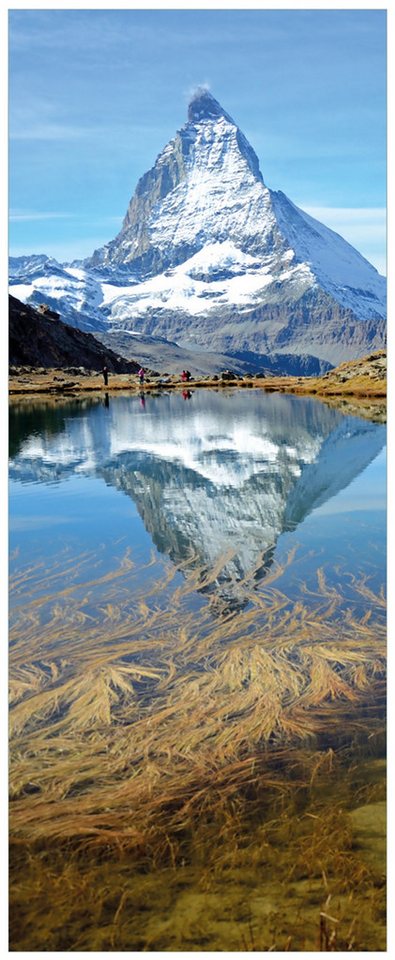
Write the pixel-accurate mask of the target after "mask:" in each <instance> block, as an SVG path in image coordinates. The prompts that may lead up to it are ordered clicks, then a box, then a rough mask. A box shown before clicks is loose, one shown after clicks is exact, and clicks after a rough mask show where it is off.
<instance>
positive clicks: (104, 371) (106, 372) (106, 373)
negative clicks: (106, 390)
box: [102, 365, 108, 387]
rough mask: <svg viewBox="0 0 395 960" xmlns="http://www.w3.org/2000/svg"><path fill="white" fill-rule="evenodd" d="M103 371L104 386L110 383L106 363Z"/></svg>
mask: <svg viewBox="0 0 395 960" xmlns="http://www.w3.org/2000/svg"><path fill="white" fill-rule="evenodd" d="M102 373H103V379H104V386H105V387H106V386H107V384H108V367H106V365H104V367H103V371H102Z"/></svg>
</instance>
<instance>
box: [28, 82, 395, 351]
mask: <svg viewBox="0 0 395 960" xmlns="http://www.w3.org/2000/svg"><path fill="white" fill-rule="evenodd" d="M12 266H13V276H14V280H15V281H17V280H19V281H23V282H22V283H19V288H20V293H19V295H20V296H22V292H21V288H23V290H24V294H25V296H27V297H28V298H31V297H35V293H36V291H37V289H38V288H39V287H40V289H41V291H42V292H41V294H40V295H41V297H42V295H43V293H44V291H45V290H46V291H47V293H48V296H49V297H51V296H52V297H53V299H52V300H49V301H48V302H52V303H53V302H54V300H56V296H57V294H56V291H57V292H58V295H61V296H62V298H63V302H64V295H65V290H66V289H67V291H68V297H69V300H70V309H72V310H73V316H74V320H75V322H77V320H78V317H79V323H80V324H81V323H90V324H92V325H94V324H97V325H98V326H100V328H101V329H103V322H104V323H105V325H106V329H107V330H108V331H109V332H110V333H113V334H114V335H115V333H119V332H120V331H121V332H122V331H133V332H134V333H139V332H140V333H143V334H145V335H147V334H148V335H154V336H161V337H164V338H166V339H168V340H173V341H176V342H177V343H179V344H187V345H189V346H193V345H198V346H203V347H205V348H207V346H208V345H209V348H210V350H215V351H220V352H222V353H223V352H226V353H231V354H232V353H235V352H238V353H239V355H240V354H243V353H244V352H245V353H249V354H250V355H251V354H252V355H254V356H256V357H257V363H258V364H259V362H261V358H262V357H263V356H266V357H267V356H268V355H269V356H270V355H271V354H273V353H276V354H280V355H286V354H294V355H301V354H304V355H306V354H307V355H313V356H314V357H316V358H319V359H320V360H321V361H322V360H324V361H326V362H328V363H330V364H336V363H339V362H341V361H342V360H345V359H348V358H352V357H358V356H362V355H363V354H364V353H367V352H369V351H371V350H374V349H379V348H380V347H382V346H383V344H384V342H385V329H386V324H385V318H386V282H385V279H384V278H383V277H380V275H379V274H378V272H377V270H375V268H374V267H373V266H372V265H371V264H369V263H368V262H367V261H366V260H365V259H364V258H363V257H362V256H361V255H360V254H359V253H358V252H357V251H356V250H355V249H354V248H353V247H352V246H351V245H350V244H348V243H347V242H346V241H345V240H343V239H342V238H341V237H340V236H339V235H338V234H336V233H334V232H333V231H332V230H329V229H328V228H327V227H325V226H324V225H323V224H321V223H319V222H318V221H316V220H314V219H313V218H312V217H310V216H308V215H307V214H306V213H304V212H303V211H302V210H300V209H299V208H297V207H296V206H295V205H294V204H293V203H292V202H291V201H290V200H289V199H288V198H287V197H286V196H285V195H284V194H283V193H282V192H281V191H278V192H275V191H271V190H270V189H269V188H268V187H267V186H266V184H265V183H264V180H263V178H262V174H261V172H260V169H259V163H258V159H257V157H256V154H255V153H254V150H253V149H252V147H251V146H250V144H249V143H248V141H247V140H246V138H245V136H244V135H243V134H242V132H241V131H240V129H239V127H238V126H237V124H236V123H235V122H234V121H233V120H232V118H231V117H230V116H229V114H228V113H227V112H226V111H225V110H223V108H222V107H221V105H220V104H219V103H218V102H217V101H216V100H215V98H214V97H213V96H212V95H211V94H210V93H208V91H199V92H198V93H197V94H196V95H195V97H194V98H193V99H192V101H191V104H190V106H189V111H188V121H187V123H186V124H185V125H184V126H183V127H182V128H181V130H179V131H178V132H177V133H176V135H175V137H174V138H173V139H172V140H171V141H170V142H169V143H168V144H167V145H166V146H165V147H164V149H163V150H162V152H161V153H160V154H159V156H158V158H157V160H156V162H155V165H154V167H153V168H152V169H151V170H149V171H148V172H147V173H146V174H145V175H144V176H143V177H142V178H141V180H140V181H139V183H138V185H137V187H136V191H135V193H134V195H133V197H132V199H131V202H130V204H129V207H128V210H127V213H126V216H125V219H124V222H123V225H122V229H121V231H120V232H119V234H118V236H117V237H115V239H114V240H112V241H111V242H110V243H109V244H107V245H106V246H105V247H103V248H102V249H101V250H97V251H95V253H94V254H93V255H92V257H90V258H88V259H87V260H86V261H85V262H84V263H83V264H74V265H73V266H71V267H68V268H65V269H66V273H67V275H68V276H69V280H68V281H67V278H65V277H64V276H63V275H60V273H61V271H62V270H63V268H62V267H59V269H57V273H56V283H54V284H53V285H52V288H51V284H50V282H49V277H48V275H46V278H44V279H42V278H41V279H40V278H38V277H37V276H36V277H35V278H34V279H33V280H32V279H31V277H29V276H28V272H27V266H28V265H27V264H24V265H22V264H19V263H16V262H15V261H14V263H13V265H12ZM47 267H48V264H47V265H46V267H45V270H47ZM18 274H19V276H18ZM22 298H23V297H22Z"/></svg>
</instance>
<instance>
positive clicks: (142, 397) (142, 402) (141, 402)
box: [139, 393, 145, 410]
mask: <svg viewBox="0 0 395 960" xmlns="http://www.w3.org/2000/svg"><path fill="white" fill-rule="evenodd" d="M139 397H140V407H142V408H143V410H145V393H140V394H139Z"/></svg>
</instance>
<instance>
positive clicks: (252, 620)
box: [10, 552, 386, 951]
mask: <svg viewBox="0 0 395 960" xmlns="http://www.w3.org/2000/svg"><path fill="white" fill-rule="evenodd" d="M154 562H155V563H157V560H156V559H155V561H154V560H153V563H154ZM223 562H224V558H221V563H222V564H223ZM288 562H289V563H292V562H293V555H292V554H290V556H289V559H288ZM221 563H219V564H218V567H217V568H216V569H214V570H212V571H211V572H210V573H207V571H202V570H199V569H196V565H195V558H193V557H191V558H190V559H189V560H188V562H187V563H185V564H184V565H183V567H182V568H181V572H182V574H183V578H182V579H181V578H180V577H179V572H180V569H179V570H175V569H174V568H173V567H171V566H170V564H169V563H168V562H166V561H162V578H161V579H160V580H159V579H158V580H157V581H156V583H155V585H154V587H152V588H151V589H150V590H148V589H147V587H145V588H144V586H143V585H142V583H141V569H138V570H137V568H136V567H135V565H134V563H133V558H132V556H131V555H130V554H129V553H128V552H127V553H125V555H124V557H123V558H122V560H121V561H120V562H119V563H114V565H113V568H112V569H111V570H109V571H108V570H107V571H106V572H103V571H102V569H101V567H100V564H99V563H96V572H95V557H94V556H92V555H90V554H89V553H87V554H86V555H84V556H80V557H77V558H76V557H71V556H67V555H65V556H64V557H63V558H59V559H58V561H57V562H55V563H53V564H52V566H51V568H50V569H47V568H46V567H45V566H44V565H31V566H24V567H21V568H19V569H17V570H16V572H15V573H14V574H13V575H12V577H11V609H12V615H11V621H12V622H11V632H10V640H11V651H10V789H11V808H10V809H11V814H10V827H11V899H10V906H11V949H13V950H170V951H171V950H221V951H222V950H236V951H237V950H240V951H241V950H243V951H245V950H247V951H250V950H252V951H253V950H315V949H316V950H380V949H381V950H383V949H385V900H384V870H385V851H384V846H383V831H384V826H383V824H384V819H383V817H384V799H385V768H384V759H383V756H384V723H385V720H384V706H385V655H386V630H385V598H384V591H379V592H374V591H373V590H372V589H371V586H370V584H369V580H368V578H367V577H361V578H359V579H357V578H356V577H355V576H351V575H349V576H347V575H346V574H343V576H342V578H339V586H333V585H332V583H329V581H328V578H327V577H326V575H325V571H324V570H323V569H318V570H317V582H316V588H315V589H314V590H312V589H311V588H307V586H306V585H304V584H303V582H301V583H300V591H299V597H298V598H297V599H296V600H295V599H293V600H292V602H291V601H290V599H289V598H288V597H287V596H286V595H285V594H284V593H283V592H282V591H281V589H280V587H279V583H278V581H279V579H280V576H281V573H282V568H281V567H279V566H275V565H273V567H272V568H271V570H270V573H269V574H268V575H267V576H266V578H265V580H264V582H263V583H261V584H260V585H259V589H257V588H256V584H255V581H254V571H252V572H251V575H250V576H249V577H248V578H246V579H245V581H244V582H243V584H242V590H243V595H244V598H245V600H246V604H245V606H244V607H243V609H241V610H238V611H237V614H236V613H235V612H234V611H233V612H232V610H229V609H225V608H223V609H221V606H220V604H218V598H217V600H216V599H215V593H214V594H213V595H210V593H209V592H208V593H207V592H206V591H207V588H208V587H209V585H210V583H214V582H215V581H216V578H217V577H218V576H219V573H220V569H221ZM341 582H344V583H345V582H347V597H348V599H347V602H345V597H344V594H343V592H342V587H341V585H340V584H341ZM238 586H239V588H240V585H238ZM197 591H199V592H200V591H203V592H204V596H205V598H206V599H205V601H204V602H202V603H201V604H200V605H199V604H196V603H194V602H193V597H195V596H196V593H197ZM350 596H352V597H353V598H354V600H351V599H350ZM379 827H380V829H379ZM381 827H382V829H381Z"/></svg>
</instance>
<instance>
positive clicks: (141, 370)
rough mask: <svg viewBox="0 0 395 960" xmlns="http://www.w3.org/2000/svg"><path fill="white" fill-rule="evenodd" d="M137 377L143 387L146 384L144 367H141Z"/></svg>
mask: <svg viewBox="0 0 395 960" xmlns="http://www.w3.org/2000/svg"><path fill="white" fill-rule="evenodd" d="M137 376H138V378H139V380H140V383H141V386H142V385H143V383H144V376H145V370H144V368H143V367H140V370H139V372H138V374H137Z"/></svg>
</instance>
